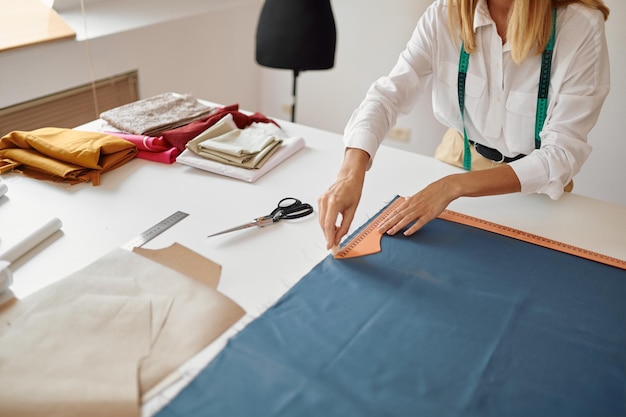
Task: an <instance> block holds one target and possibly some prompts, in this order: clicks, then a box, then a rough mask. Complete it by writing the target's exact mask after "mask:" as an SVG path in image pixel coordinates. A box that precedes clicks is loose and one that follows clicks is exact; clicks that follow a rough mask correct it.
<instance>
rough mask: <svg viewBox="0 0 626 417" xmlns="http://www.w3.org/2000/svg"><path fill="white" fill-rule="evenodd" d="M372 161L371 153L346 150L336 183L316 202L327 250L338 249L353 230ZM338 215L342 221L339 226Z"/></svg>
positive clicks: (351, 149) (354, 149)
mask: <svg viewBox="0 0 626 417" xmlns="http://www.w3.org/2000/svg"><path fill="white" fill-rule="evenodd" d="M369 159H370V156H369V154H368V153H367V152H365V151H363V150H361V149H356V148H348V149H346V153H345V155H344V159H343V163H342V166H341V169H340V170H339V173H338V174H337V180H336V181H335V183H334V184H333V185H331V186H330V188H329V189H328V190H327V191H326V192H325V193H324V194H322V195H321V196H320V197H319V198H318V200H317V204H318V211H319V222H320V226H321V227H322V231H323V232H324V237H325V238H326V249H331V248H333V247H336V246H338V245H339V242H341V238H343V237H344V236H345V235H346V234H347V233H348V230H349V229H350V224H352V220H353V219H354V214H355V212H356V208H357V206H358V205H359V201H360V199H361V192H362V190H363V183H364V181H365V171H366V170H367V165H368V163H369ZM339 215H341V221H340V223H339V225H337V220H338V219H339Z"/></svg>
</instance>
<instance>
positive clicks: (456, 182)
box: [378, 164, 521, 236]
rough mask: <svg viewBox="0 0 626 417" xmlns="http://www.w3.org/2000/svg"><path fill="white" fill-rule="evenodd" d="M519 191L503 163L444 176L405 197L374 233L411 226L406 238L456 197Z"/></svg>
mask: <svg viewBox="0 0 626 417" xmlns="http://www.w3.org/2000/svg"><path fill="white" fill-rule="evenodd" d="M520 189H521V185H520V182H519V179H518V178H517V175H516V174H515V171H513V169H512V168H511V167H510V166H509V165H504V164H503V165H502V166H500V167H497V168H491V169H485V170H483V171H471V172H465V173H462V174H452V175H448V176H447V177H443V178H441V179H439V180H437V181H435V182H433V183H432V184H430V185H428V186H426V188H424V189H423V190H422V191H420V192H418V193H416V194H413V195H412V196H411V197H405V198H404V201H403V202H402V204H400V206H399V207H398V208H397V209H396V210H395V211H394V212H393V213H392V214H391V215H389V217H387V219H385V221H384V222H382V223H381V224H380V226H379V227H378V230H379V231H380V232H382V233H387V234H390V235H393V234H396V233H398V232H399V231H400V230H402V229H404V228H405V227H407V226H408V225H411V226H410V227H409V228H408V229H406V230H405V231H404V234H405V235H406V236H409V235H412V234H413V233H415V232H417V231H418V230H420V229H421V228H422V227H424V225H425V224H426V223H428V222H429V221H431V220H432V219H434V218H435V217H437V216H439V215H440V214H441V212H442V211H444V210H445V209H446V207H448V204H450V203H451V202H452V201H454V200H456V199H457V198H459V197H462V196H465V197H480V196H485V195H498V194H508V193H514V192H519V191H520ZM411 223H413V224H411Z"/></svg>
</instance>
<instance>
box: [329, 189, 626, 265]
mask: <svg viewBox="0 0 626 417" xmlns="http://www.w3.org/2000/svg"><path fill="white" fill-rule="evenodd" d="M402 201H403V199H402V198H400V197H396V198H395V199H394V200H392V201H391V203H389V205H388V206H387V207H386V208H385V209H384V210H382V211H380V212H379V213H378V214H377V215H376V217H375V218H374V219H373V220H371V221H370V222H369V223H367V224H366V225H365V226H363V228H362V229H361V230H357V231H356V232H355V234H354V236H353V237H352V238H351V239H350V240H349V241H348V242H347V243H346V244H345V245H344V246H343V247H342V248H341V249H340V250H339V251H338V252H337V254H336V255H335V258H337V259H346V258H355V257H357V256H363V255H369V254H372V253H376V252H379V251H380V250H381V246H380V240H381V239H382V236H383V234H382V233H381V232H379V231H378V226H379V225H380V224H381V223H382V222H383V221H384V220H385V219H386V218H387V217H388V216H389V215H390V214H391V213H392V212H393V211H394V210H395V209H396V208H397V207H398V206H399V205H400V204H402ZM438 218H440V219H442V220H447V221H451V222H455V223H459V224H464V225H466V226H472V227H475V228H477V229H482V230H486V231H489V232H493V233H497V234H499V235H502V236H507V237H512V238H514V239H517V240H521V241H524V242H528V243H533V244H535V245H538V246H542V247H545V248H549V249H554V250H558V251H560V252H564V253H568V254H570V255H575V256H579V257H581V258H585V259H589V260H592V261H595V262H600V263H603V264H606V265H611V266H614V267H617V268H621V269H625V270H626V261H625V260H622V259H618V258H613V257H610V256H607V255H604V254H601V253H597V252H593V251H590V250H587V249H583V248H579V247H577V246H573V245H569V244H567V243H563V242H559V241H556V240H552V239H548V238H546V237H543V236H539V235H535V234H532V233H528V232H524V231H522V230H518V229H514V228H512V227H507V226H503V225H501V224H497V223H493V222H489V221H487V220H483V219H479V218H477V217H472V216H468V215H466V214H462V213H458V212H455V211H451V210H444V211H443V212H442V213H441V214H440V215H439V217H438Z"/></svg>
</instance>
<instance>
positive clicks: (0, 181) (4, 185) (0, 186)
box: [0, 180, 9, 197]
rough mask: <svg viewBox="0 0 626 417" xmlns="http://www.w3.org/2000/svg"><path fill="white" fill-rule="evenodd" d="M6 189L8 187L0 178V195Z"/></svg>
mask: <svg viewBox="0 0 626 417" xmlns="http://www.w3.org/2000/svg"><path fill="white" fill-rule="evenodd" d="M8 189H9V187H7V185H6V184H5V183H3V182H2V180H0V197H2V196H3V195H5V194H6V192H7V190H8Z"/></svg>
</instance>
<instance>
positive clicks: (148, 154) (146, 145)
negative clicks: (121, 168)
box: [105, 132, 180, 164]
mask: <svg viewBox="0 0 626 417" xmlns="http://www.w3.org/2000/svg"><path fill="white" fill-rule="evenodd" d="M105 133H107V134H109V135H114V136H117V137H119V138H122V139H124V140H127V141H129V142H131V143H133V144H134V145H135V146H137V149H138V150H139V152H138V153H137V158H141V159H147V160H148V161H153V162H162V163H164V164H173V163H174V162H175V161H176V157H177V156H178V155H179V154H180V151H179V150H178V149H177V148H176V147H174V146H172V145H170V144H169V143H167V142H166V141H165V139H163V137H162V136H159V137H158V138H155V137H152V136H144V135H134V134H130V133H123V132H105Z"/></svg>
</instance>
